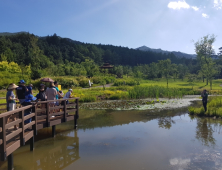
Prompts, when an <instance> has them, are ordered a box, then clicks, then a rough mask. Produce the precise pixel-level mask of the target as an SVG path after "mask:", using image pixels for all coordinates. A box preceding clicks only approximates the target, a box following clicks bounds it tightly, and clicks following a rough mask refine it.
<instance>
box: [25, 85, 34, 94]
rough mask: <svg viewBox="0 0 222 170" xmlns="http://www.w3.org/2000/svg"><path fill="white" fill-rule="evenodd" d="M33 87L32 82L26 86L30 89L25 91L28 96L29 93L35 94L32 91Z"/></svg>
mask: <svg viewBox="0 0 222 170" xmlns="http://www.w3.org/2000/svg"><path fill="white" fill-rule="evenodd" d="M32 87H33V85H32V84H29V85H28V86H27V87H26V88H27V89H28V91H27V92H26V93H25V95H26V96H27V95H29V94H33V92H32Z"/></svg>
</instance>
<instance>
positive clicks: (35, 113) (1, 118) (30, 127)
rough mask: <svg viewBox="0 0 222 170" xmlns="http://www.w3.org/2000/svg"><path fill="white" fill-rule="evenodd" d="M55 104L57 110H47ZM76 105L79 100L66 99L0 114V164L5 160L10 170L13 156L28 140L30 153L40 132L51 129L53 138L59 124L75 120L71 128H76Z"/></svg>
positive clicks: (77, 115)
mask: <svg viewBox="0 0 222 170" xmlns="http://www.w3.org/2000/svg"><path fill="white" fill-rule="evenodd" d="M66 100H68V101H69V103H68V104H66ZM55 101H57V102H59V103H60V104H59V106H54V107H50V104H51V103H54V102H55ZM78 101H79V98H69V99H60V100H51V101H44V102H37V103H33V105H29V106H25V107H21V108H18V109H16V110H13V111H9V112H5V113H2V114H0V160H1V161H6V160H8V169H9V170H12V169H13V155H12V153H13V152H14V151H15V150H17V149H18V148H19V147H21V146H24V145H25V143H26V142H27V141H28V140H29V141H30V150H31V151H33V150H34V136H35V135H37V131H38V130H39V129H43V128H45V127H52V137H54V136H55V129H56V125H58V124H61V123H63V122H67V121H71V120H74V123H73V125H74V128H76V126H77V119H78V117H79V112H78V111H79V110H78ZM61 103H63V105H61ZM0 105H6V104H0ZM27 113H29V114H27ZM70 113H72V114H70ZM10 116H15V117H16V120H10V121H9V122H8V123H7V119H8V117H10ZM27 120H28V122H27ZM15 125H16V126H17V127H18V129H16V130H14V126H15Z"/></svg>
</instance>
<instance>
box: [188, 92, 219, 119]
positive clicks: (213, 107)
mask: <svg viewBox="0 0 222 170" xmlns="http://www.w3.org/2000/svg"><path fill="white" fill-rule="evenodd" d="M188 110H189V113H190V115H197V116H209V117H213V116H216V117H222V96H215V97H210V98H209V102H208V104H207V111H206V112H205V111H204V108H203V106H201V107H189V108H188Z"/></svg>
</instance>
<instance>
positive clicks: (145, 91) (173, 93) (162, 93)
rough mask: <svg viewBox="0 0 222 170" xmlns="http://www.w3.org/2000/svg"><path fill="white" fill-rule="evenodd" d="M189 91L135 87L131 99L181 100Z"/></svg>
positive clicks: (130, 93)
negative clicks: (166, 98) (165, 98)
mask: <svg viewBox="0 0 222 170" xmlns="http://www.w3.org/2000/svg"><path fill="white" fill-rule="evenodd" d="M188 92H189V90H187V91H186V89H178V88H166V87H161V86H145V87H142V86H135V87H133V88H132V89H131V90H129V98H131V99H141V98H147V97H151V98H159V97H168V98H177V97H179V98H181V97H182V96H183V95H185V94H187V93H188Z"/></svg>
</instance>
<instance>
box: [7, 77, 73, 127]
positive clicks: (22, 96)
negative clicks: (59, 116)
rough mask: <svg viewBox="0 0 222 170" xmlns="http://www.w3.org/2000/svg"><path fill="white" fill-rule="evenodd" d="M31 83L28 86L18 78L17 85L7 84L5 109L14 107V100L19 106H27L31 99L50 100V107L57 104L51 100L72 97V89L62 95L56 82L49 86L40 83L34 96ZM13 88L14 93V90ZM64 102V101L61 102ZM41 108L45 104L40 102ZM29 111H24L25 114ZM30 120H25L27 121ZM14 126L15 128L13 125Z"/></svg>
mask: <svg viewBox="0 0 222 170" xmlns="http://www.w3.org/2000/svg"><path fill="white" fill-rule="evenodd" d="M32 88H33V85H32V84H29V85H28V86H25V81H24V80H20V81H19V85H18V86H17V85H15V84H14V83H11V84H9V86H8V88H7V93H6V102H7V111H11V110H14V109H15V108H16V101H19V103H20V104H21V106H27V105H31V104H32V103H31V102H32V101H37V100H38V101H46V100H50V101H51V102H50V103H49V106H50V107H53V106H55V105H56V106H58V105H59V102H58V101H53V100H57V99H61V98H63V99H68V98H71V97H72V89H69V91H68V92H67V93H66V94H65V96H63V95H64V94H63V92H62V91H59V89H58V82H57V81H55V82H51V83H50V85H49V87H47V88H46V86H45V85H44V84H40V86H39V88H38V89H39V93H38V94H37V95H36V97H34V96H33V91H32ZM14 90H15V94H14V92H13V91H14ZM66 103H68V100H66ZM62 104H64V103H62ZM41 108H45V104H41ZM27 114H29V113H26V112H25V115H27ZM11 117H12V118H13V119H14V120H15V119H16V117H15V116H13V115H12V116H11ZM9 119H10V117H9V118H8V120H7V122H8V121H9ZM29 121H31V120H27V123H29ZM15 128H17V127H16V126H15Z"/></svg>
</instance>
